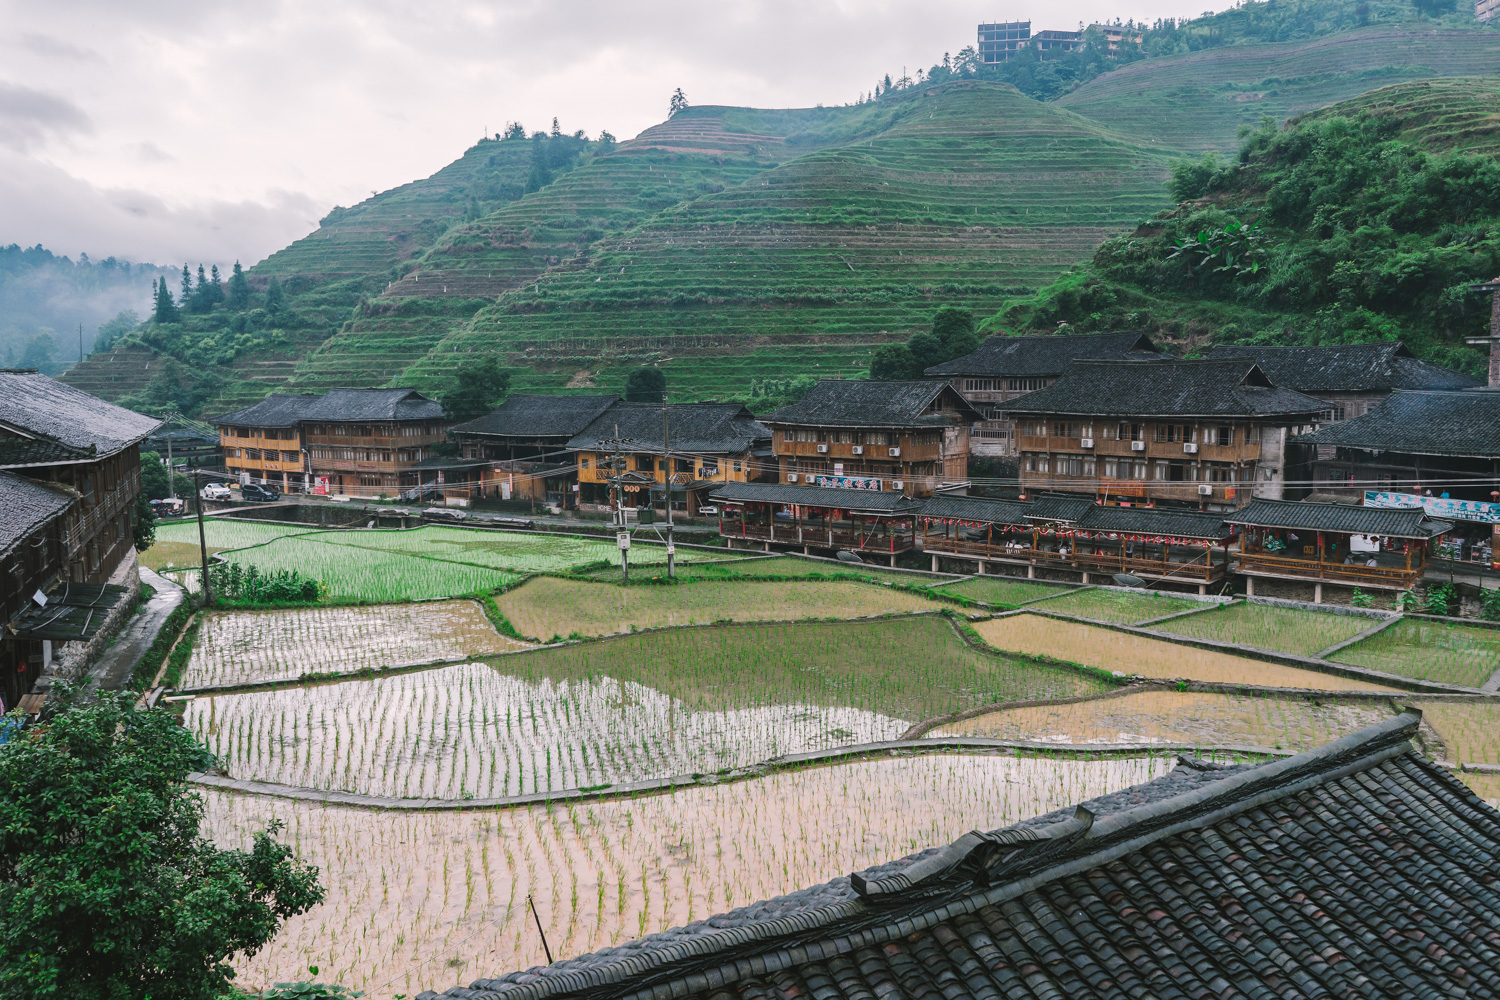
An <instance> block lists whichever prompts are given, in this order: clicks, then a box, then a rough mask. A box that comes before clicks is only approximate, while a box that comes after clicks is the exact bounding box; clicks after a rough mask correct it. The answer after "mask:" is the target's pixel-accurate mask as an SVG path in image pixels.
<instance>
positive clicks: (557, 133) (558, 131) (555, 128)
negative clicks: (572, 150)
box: [552, 118, 562, 139]
mask: <svg viewBox="0 0 1500 1000" xmlns="http://www.w3.org/2000/svg"><path fill="white" fill-rule="evenodd" d="M561 136H562V128H561V127H560V126H559V125H558V124H557V119H556V118H554V119H552V138H554V139H557V138H560V137H561Z"/></svg>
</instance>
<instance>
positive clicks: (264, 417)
mask: <svg viewBox="0 0 1500 1000" xmlns="http://www.w3.org/2000/svg"><path fill="white" fill-rule="evenodd" d="M320 398H322V397H320V396H318V395H316V394H315V393H291V392H273V393H271V394H270V395H268V396H266V397H265V398H264V399H262V400H260V401H259V402H255V403H251V404H250V405H249V406H243V407H241V408H239V409H238V410H230V411H229V412H228V413H225V414H222V415H220V416H217V417H215V418H214V424H215V425H216V426H223V425H225V424H244V425H245V426H247V427H291V426H294V425H295V424H298V423H300V422H301V421H302V416H303V414H304V413H306V412H307V410H308V408H309V407H311V406H312V404H313V403H315V402H316V401H317V400H318V399H320Z"/></svg>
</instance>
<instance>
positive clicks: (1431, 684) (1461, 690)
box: [991, 608, 1478, 694]
mask: <svg viewBox="0 0 1500 1000" xmlns="http://www.w3.org/2000/svg"><path fill="white" fill-rule="evenodd" d="M1013 615H1040V616H1041V617H1044V618H1052V619H1055V620H1057V621H1067V622H1079V623H1082V624H1084V625H1093V626H1095V627H1097V628H1107V629H1110V630H1111V631H1115V632H1124V633H1125V634H1127V635H1134V636H1139V637H1141V638H1143V639H1156V640H1160V641H1162V642H1170V643H1174V644H1176V645H1179V646H1191V647H1194V648H1196V649H1207V650H1212V651H1214V652H1218V653H1229V654H1232V655H1236V656H1244V657H1248V658H1249V659H1252V660H1264V661H1265V662H1267V663H1279V664H1282V665H1283V666H1288V667H1302V668H1304V669H1307V670H1315V671H1317V672H1319V673H1324V674H1332V675H1334V676H1335V677H1347V678H1349V679H1350V680H1359V681H1370V682H1371V683H1379V684H1384V685H1386V686H1387V687H1389V688H1391V689H1392V690H1395V691H1421V692H1432V693H1447V694H1474V693H1476V692H1477V691H1478V689H1477V688H1468V687H1463V686H1461V685H1458V684H1442V683H1439V682H1437V681H1424V680H1419V679H1417V678H1415V677H1403V676H1401V675H1400V674H1388V673H1386V672H1385V671H1383V670H1371V669H1369V668H1368V667H1357V666H1353V665H1351V664H1348V663H1336V662H1334V661H1332V660H1320V659H1316V658H1314V657H1311V656H1298V655H1297V654H1295V653H1282V652H1278V651H1276V650H1272V649H1261V648H1260V647H1259V646H1246V645H1243V644H1241V643H1237V642H1219V641H1217V640H1214V639H1200V638H1198V637H1196V636H1183V635H1173V634H1171V633H1170V632H1153V631H1151V630H1149V629H1144V628H1140V627H1139V626H1135V625H1122V624H1121V623H1119V622H1107V621H1101V620H1100V619H1097V618H1083V617H1081V616H1078V615H1065V614H1062V613H1061V612H1057V611H1047V610H1045V609H1043V608H1021V609H1017V610H1015V611H1007V612H1003V613H1001V614H998V615H992V616H991V617H992V618H1009V617H1011V616H1013ZM1003 652H1009V653H1013V654H1015V653H1016V651H1015V650H1003ZM1016 655H1030V654H1016ZM1126 676H1129V675H1126Z"/></svg>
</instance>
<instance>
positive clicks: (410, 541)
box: [313, 525, 734, 573]
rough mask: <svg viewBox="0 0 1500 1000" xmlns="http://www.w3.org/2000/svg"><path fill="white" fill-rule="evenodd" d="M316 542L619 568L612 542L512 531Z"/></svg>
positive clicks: (545, 567)
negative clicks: (603, 563) (599, 563)
mask: <svg viewBox="0 0 1500 1000" xmlns="http://www.w3.org/2000/svg"><path fill="white" fill-rule="evenodd" d="M313 537H315V538H316V539H317V540H318V541H322V542H327V543H329V544H333V545H339V546H345V547H348V548H356V549H364V550H371V551H377V552H392V553H401V554H403V555H407V556H416V557H420V558H423V559H430V560H438V561H443V562H454V563H462V564H466V565H471V566H489V567H493V568H496V569H507V570H514V571H516V572H520V573H559V572H564V571H566V570H570V569H572V568H574V567H575V566H587V565H589V564H591V563H598V562H608V563H611V564H612V565H614V566H619V564H620V550H619V548H618V547H617V546H616V544H615V540H614V539H613V538H580V537H576V536H572V535H540V534H538V535H533V534H527V533H525V532H517V531H491V530H478V529H472V528H450V527H446V526H443V527H440V526H436V525H428V526H425V527H422V528H418V529H415V530H411V531H338V532H324V533H322V534H319V535H316V536H313ZM637 541H638V544H636V545H634V546H632V548H631V550H630V564H631V565H632V566H637V565H641V566H650V565H656V564H665V563H666V561H667V550H666V547H665V546H664V545H657V544H651V543H650V542H649V541H647V540H646V539H638V540H637ZM705 558H707V559H732V558H734V556H733V554H732V553H729V552H727V551H725V552H716V551H704V550H698V549H685V548H679V549H678V550H677V561H678V562H679V563H682V564H689V563H692V562H695V561H697V560H700V559H705Z"/></svg>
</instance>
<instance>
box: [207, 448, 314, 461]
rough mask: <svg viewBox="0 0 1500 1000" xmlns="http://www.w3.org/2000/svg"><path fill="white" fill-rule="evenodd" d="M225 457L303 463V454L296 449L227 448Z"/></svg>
mask: <svg viewBox="0 0 1500 1000" xmlns="http://www.w3.org/2000/svg"><path fill="white" fill-rule="evenodd" d="M224 457H225V458H242V459H244V460H245V461H247V462H295V463H301V461H302V456H301V455H300V454H299V453H298V452H295V451H268V450H267V451H263V450H261V449H260V448H227V449H225V451H224Z"/></svg>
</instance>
